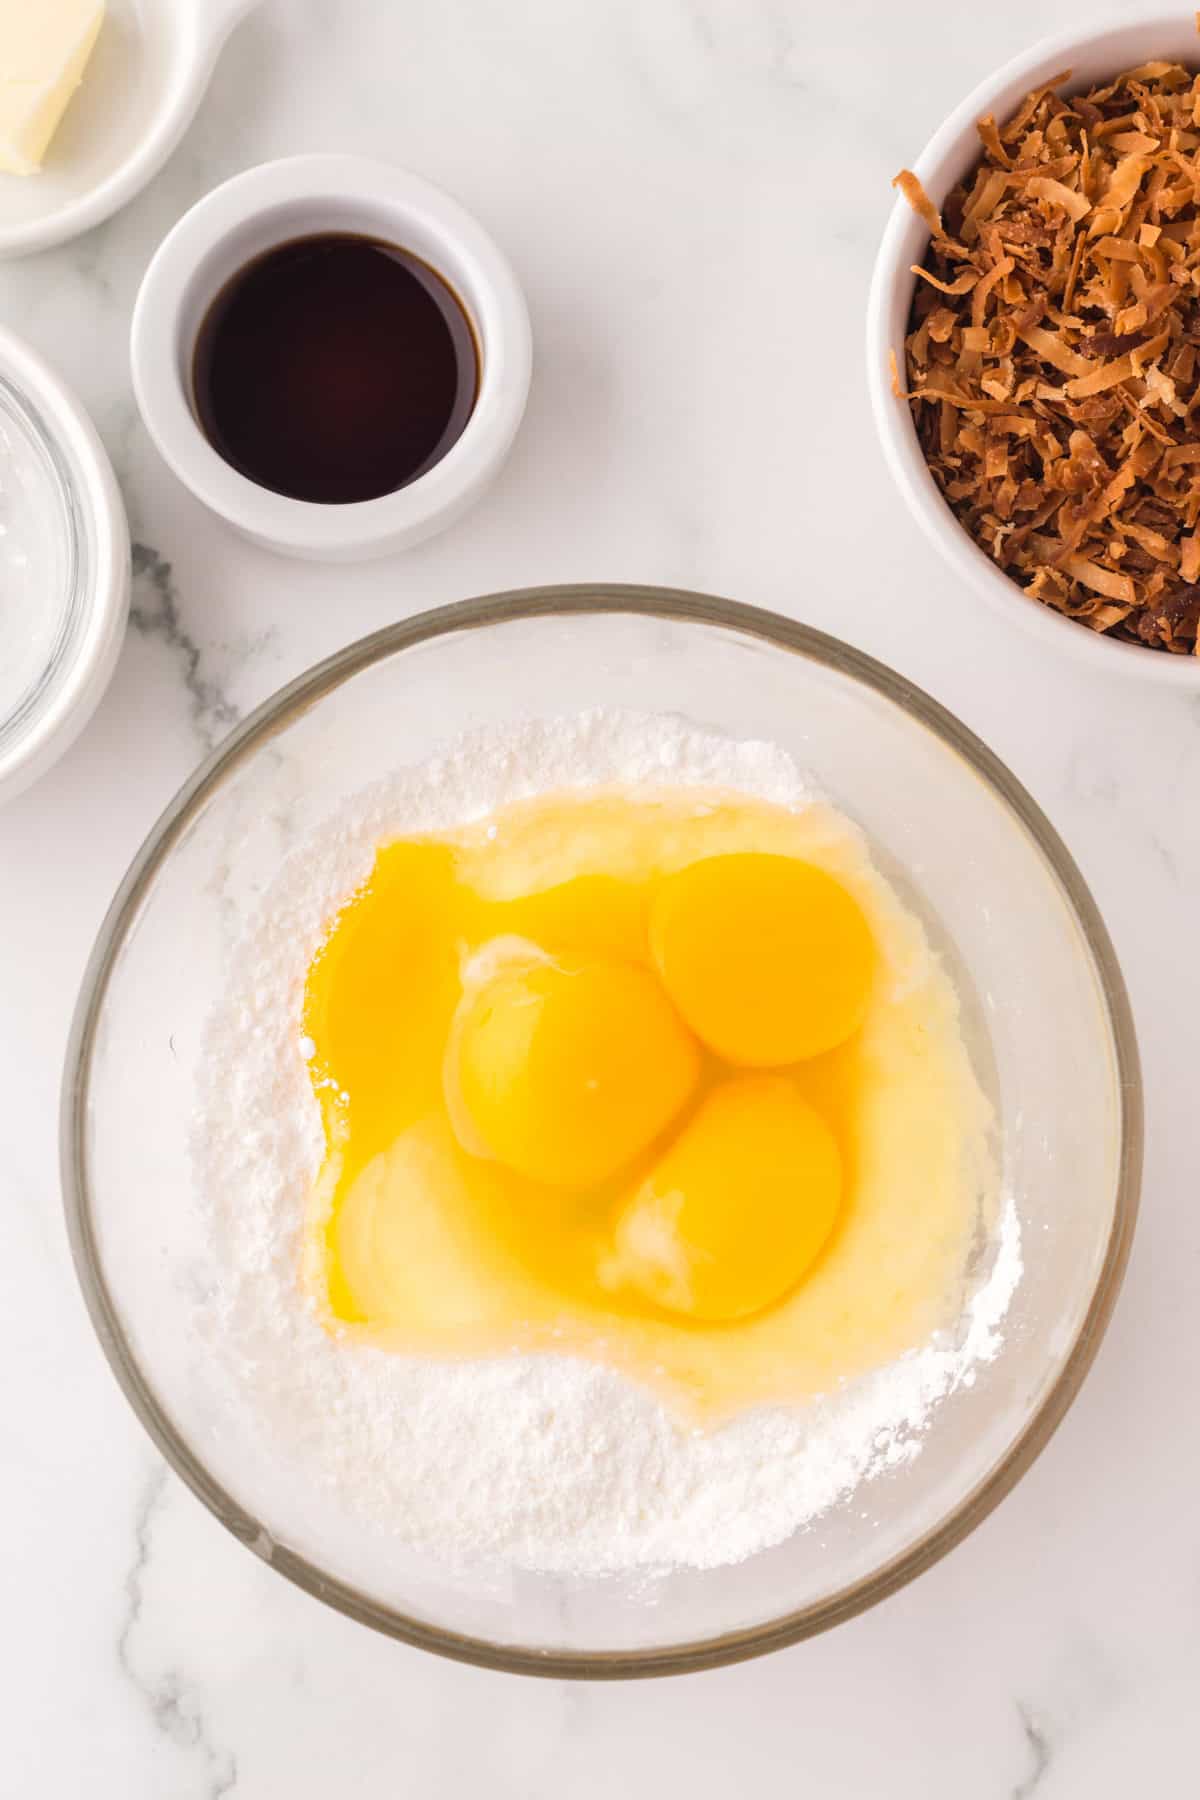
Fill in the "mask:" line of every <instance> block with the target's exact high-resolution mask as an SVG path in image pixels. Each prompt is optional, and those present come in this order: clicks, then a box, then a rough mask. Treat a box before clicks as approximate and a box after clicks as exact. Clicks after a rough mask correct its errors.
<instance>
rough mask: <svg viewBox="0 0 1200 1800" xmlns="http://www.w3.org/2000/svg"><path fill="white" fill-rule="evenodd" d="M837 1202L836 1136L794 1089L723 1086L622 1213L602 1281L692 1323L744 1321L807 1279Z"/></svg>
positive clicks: (776, 1082) (750, 1081)
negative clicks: (630, 1289)
mask: <svg viewBox="0 0 1200 1800" xmlns="http://www.w3.org/2000/svg"><path fill="white" fill-rule="evenodd" d="M841 1195H842V1164H841V1156H840V1154H839V1152H838V1147H837V1143H836V1141H835V1139H834V1136H833V1133H832V1132H831V1131H830V1129H829V1127H828V1126H827V1125H826V1124H825V1122H824V1120H823V1119H822V1118H821V1115H820V1114H819V1113H818V1112H817V1110H816V1108H815V1107H813V1106H811V1105H810V1104H809V1103H808V1101H807V1100H805V1099H804V1098H803V1097H802V1096H801V1095H800V1093H799V1092H798V1091H797V1089H796V1087H795V1084H794V1083H793V1082H791V1081H790V1080H788V1079H787V1077H785V1076H781V1075H748V1076H743V1077H741V1078H740V1079H733V1080H730V1081H725V1082H722V1083H721V1084H720V1085H719V1086H718V1087H715V1088H714V1089H713V1090H712V1092H711V1093H710V1094H709V1095H708V1098H707V1099H706V1100H705V1101H704V1102H703V1104H702V1105H701V1106H700V1108H699V1110H698V1111H697V1112H696V1114H695V1116H694V1117H693V1118H692V1119H691V1121H690V1122H689V1123H688V1124H687V1125H685V1126H684V1128H683V1130H682V1131H681V1132H680V1133H679V1135H678V1137H677V1138H676V1139H675V1140H674V1142H673V1143H671V1144H670V1145H669V1146H668V1148H667V1149H666V1150H665V1151H664V1152H663V1154H662V1156H661V1157H660V1158H659V1159H658V1161H657V1162H656V1163H655V1164H654V1165H653V1167H652V1168H651V1169H650V1171H649V1173H648V1174H647V1175H646V1177H645V1179H644V1180H643V1181H642V1183H641V1185H640V1186H639V1187H638V1189H637V1191H636V1192H635V1193H634V1195H633V1196H632V1198H631V1199H630V1200H629V1202H628V1204H627V1205H626V1207H625V1208H624V1210H623V1212H622V1213H621V1215H620V1218H619V1221H618V1224H617V1232H616V1244H617V1248H616V1255H615V1257H614V1259H613V1261H612V1263H611V1265H610V1267H609V1270H608V1276H609V1279H612V1280H615V1281H617V1282H626V1283H629V1284H631V1285H632V1286H633V1287H635V1288H636V1289H637V1290H638V1291H639V1292H640V1293H641V1294H643V1295H644V1296H645V1298H646V1299H647V1300H650V1301H653V1302H654V1303H655V1304H657V1305H658V1306H662V1307H666V1308H667V1309H668V1310H669V1311H671V1312H675V1313H682V1314H684V1315H685V1316H686V1317H687V1318H690V1319H700V1320H706V1321H712V1322H718V1321H720V1322H726V1321H732V1320H736V1319H744V1318H747V1317H748V1316H749V1315H751V1314H752V1313H757V1312H761V1311H762V1310H763V1309H764V1308H765V1307H769V1306H772V1305H774V1304H775V1303H776V1302H777V1301H779V1300H780V1299H782V1298H783V1296H784V1295H785V1294H787V1293H788V1292H789V1291H790V1290H791V1289H792V1288H794V1287H795V1286H796V1285H797V1283H798V1282H800V1281H801V1280H802V1279H803V1277H804V1276H805V1274H807V1272H808V1270H809V1269H810V1268H811V1266H812V1264H813V1263H814V1262H815V1261H816V1259H817V1257H818V1256H819V1255H820V1253H821V1251H822V1250H823V1249H824V1247H825V1245H826V1243H827V1242H828V1240H829V1237H830V1234H831V1233H832V1231H833V1228H834V1225H835V1223H836V1221H837V1216H838V1211H839V1208H840V1206H841Z"/></svg>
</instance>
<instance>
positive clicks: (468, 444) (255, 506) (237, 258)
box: [131, 156, 531, 562]
mask: <svg viewBox="0 0 1200 1800" xmlns="http://www.w3.org/2000/svg"><path fill="white" fill-rule="evenodd" d="M324 231H346V232H361V233H364V234H366V235H370V236H375V237H379V238H382V239H385V240H387V241H388V242H391V243H395V244H399V245H401V246H402V247H403V248H405V249H406V250H410V251H412V252H413V253H414V254H415V255H417V256H419V257H421V258H422V259H423V260H424V261H425V262H427V263H428V264H429V265H430V266H431V267H432V268H434V269H436V270H437V271H438V272H439V274H441V275H442V276H443V277H444V278H445V279H446V280H447V281H448V282H449V284H450V286H451V287H452V288H453V289H454V291H455V293H456V294H457V295H458V297H459V299H460V300H461V301H462V303H463V306H464V308H465V310H466V312H467V314H468V316H469V318H470V321H471V324H472V326H473V328H474V332H475V337H476V340H477V342H478V346H479V363H480V367H479V394H478V397H477V399H476V402H475V409H474V411H473V412H472V414H471V417H470V419H469V420H468V421H467V424H466V427H465V428H464V430H463V433H462V435H461V437H460V438H458V440H457V442H455V443H454V444H452V445H451V447H450V449H449V450H448V451H447V452H446V455H445V456H444V457H442V459H441V461H440V462H437V463H435V464H434V466H433V467H432V468H431V469H429V470H428V471H427V472H426V473H425V474H424V475H420V476H418V477H417V479H416V480H415V481H412V482H410V483H409V484H408V485H407V486H406V487H402V488H398V489H397V490H396V491H395V493H391V494H384V495H383V496H382V497H380V498H379V499H376V500H363V501H356V502H353V503H350V504H346V505H334V504H330V505H326V504H321V503H315V502H312V501H307V500H295V499H291V498H289V497H288V496H287V495H285V494H277V493H274V492H272V491H271V490H270V489H269V488H265V487H260V486H259V485H258V484H257V483H256V482H253V481H251V480H249V479H248V478H247V477H246V476H245V475H242V474H241V473H239V471H238V470H237V469H235V468H232V467H231V466H230V464H229V463H227V462H226V461H225V460H224V458H223V457H222V456H220V455H219V454H218V452H217V451H216V450H215V449H214V448H213V446H212V445H211V444H210V443H209V441H208V439H207V438H206V437H205V435H204V433H203V431H202V430H201V427H200V424H199V422H198V420H197V417H196V412H195V406H194V400H193V394H192V357H193V353H194V347H195V342H196V334H197V332H198V330H199V328H200V325H201V323H202V321H203V319H204V315H205V313H206V312H207V310H208V308H209V306H210V305H211V303H212V301H213V300H214V299H215V297H216V296H217V294H218V293H219V292H220V290H221V288H222V287H223V286H224V285H225V283H226V282H227V281H228V280H229V279H230V278H231V276H233V275H234V274H236V273H237V271H238V270H239V269H241V268H243V267H244V266H245V264H246V263H247V262H249V261H251V259H252V258H254V257H256V256H258V255H260V254H261V253H262V252H263V251H265V250H268V249H270V248H271V247H272V246H273V245H275V244H280V243H287V242H288V241H290V240H291V239H294V238H298V237H305V236H308V235H309V234H311V233H319V232H324ZM131 356H132V361H133V388H134V393H135V394H136V396H137V403H138V406H139V407H140V408H141V413H142V418H143V419H144V420H145V423H146V428H147V430H148V431H149V433H150V436H151V437H152V438H153V439H154V442H155V444H156V445H157V446H158V449H159V451H160V452H161V454H162V456H163V458H164V459H165V461H166V462H168V463H169V464H170V466H171V468H172V469H173V470H174V472H175V474H176V475H177V476H178V477H179V479H180V481H182V482H183V483H184V485H185V486H186V487H188V488H190V489H191V491H192V492H193V493H194V494H195V495H196V496H197V498H198V499H200V500H202V501H203V502H204V503H205V505H206V506H208V507H210V508H211V509H212V511H213V512H215V513H217V514H218V515H219V516H220V517H221V518H223V519H225V520H227V521H228V523H229V524H230V525H232V526H234V527H235V528H236V529H237V530H238V531H240V532H241V533H242V534H243V535H244V536H245V537H248V538H250V539H252V540H253V541H254V542H255V543H258V544H263V545H266V546H267V547H268V548H269V549H275V550H282V551H285V552H288V553H290V554H291V555H293V556H302V557H308V558H311V559H312V560H314V561H323V562H340V561H348V560H351V559H354V558H359V557H366V556H376V555H381V554H383V553H384V552H386V551H389V550H397V549H400V548H402V547H403V546H406V545H409V544H414V543H416V542H417V541H418V539H420V538H424V537H429V536H431V535H432V533H433V532H435V531H440V530H441V529H442V527H443V526H444V525H448V524H449V523H450V521H451V520H452V519H454V518H456V517H457V516H458V515H459V514H460V513H462V512H464V511H465V510H466V509H467V507H469V506H470V505H471V504H472V503H473V502H474V501H475V500H476V499H477V498H478V497H479V495H480V494H481V493H482V492H483V490H484V488H485V487H486V486H487V485H488V483H489V482H490V481H491V480H492V478H493V476H494V475H495V474H496V473H497V471H498V470H499V468H500V466H501V464H502V463H503V461H504V459H505V457H506V456H507V454H508V450H509V447H510V445H511V444H512V441H513V438H514V437H515V436H516V432H517V427H518V426H519V425H520V423H521V417H522V415H523V413H524V411H525V401H526V397H527V395H528V392H529V377H530V368H531V344H530V330H529V314H528V312H527V310H526V307H525V300H524V297H523V295H522V293H521V290H520V287H519V286H518V284H517V279H516V276H515V275H514V274H513V271H512V269H511V267H510V265H509V263H508V261H507V259H506V258H505V256H504V255H503V254H502V253H501V251H500V250H499V249H498V248H497V246H496V244H495V243H494V242H493V240H492V239H491V238H490V237H489V236H488V234H487V233H486V232H485V231H484V230H483V227H482V226H481V225H479V224H477V223H476V221H475V220H474V219H473V218H472V217H471V215H470V214H469V213H468V212H466V211H465V210H464V209H463V207H461V206H460V205H459V204H458V202H457V201H456V200H452V199H451V198H450V196H449V195H448V194H444V193H442V192H441V190H440V189H439V188H435V187H433V186H431V184H430V183H429V182H427V181H423V180H421V179H420V177H419V176H416V175H410V174H408V173H407V172H406V171H405V170H403V169H395V168H392V167H390V166H389V165H388V164H387V163H381V162H373V161H371V160H369V159H368V158H365V157H359V156H295V157H289V158H286V159H285V160H283V161H281V162H273V163H264V164H262V165H261V166H260V167H259V168H256V169H249V170H247V172H246V173H245V174H243V175H236V176H234V178H233V180H232V181H227V182H226V183H225V184H224V186H223V187H219V188H216V189H215V190H214V191H213V192H212V193H211V194H207V195H206V196H205V198H204V199H203V200H201V201H200V202H199V203H198V204H197V205H196V206H194V207H193V208H192V209H191V211H190V212H188V213H185V214H184V216H183V218H182V219H181V220H180V221H179V223H178V225H176V226H175V228H174V230H172V231H171V232H170V233H169V234H168V236H167V237H166V238H165V239H164V240H163V243H162V244H161V245H160V246H159V249H158V251H157V252H156V254H155V256H154V259H153V261H152V262H151V264H150V267H149V268H148V269H147V271H146V275H145V279H144V280H143V282H142V286H141V289H140V291H139V293H138V297H137V302H136V304H135V306H134V311H133V329H132V335H131Z"/></svg>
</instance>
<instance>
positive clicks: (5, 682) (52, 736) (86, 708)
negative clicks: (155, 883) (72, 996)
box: [0, 330, 129, 801]
mask: <svg viewBox="0 0 1200 1800" xmlns="http://www.w3.org/2000/svg"><path fill="white" fill-rule="evenodd" d="M0 443H2V444H3V448H4V454H5V456H6V457H7V456H8V455H14V456H16V457H19V459H20V460H19V462H18V463H17V464H16V466H17V467H19V468H20V469H22V470H23V471H24V473H23V475H22V479H21V481H20V482H19V483H16V484H14V486H13V490H12V491H11V492H7V491H0V532H2V535H0V657H3V658H4V667H3V668H0V690H2V691H3V695H4V698H3V701H2V703H0V801H4V800H9V799H11V798H12V797H13V795H15V794H17V793H19V792H20V790H21V789H22V788H25V787H28V785H29V783H30V782H31V781H33V780H34V779H35V778H36V777H37V776H38V775H40V774H41V773H42V772H43V771H44V770H45V769H47V768H49V766H50V764H51V763H53V762H55V761H56V760H57V758H58V757H60V756H61V755H62V753H63V751H64V750H65V749H66V748H67V746H68V745H69V744H70V743H72V742H73V740H74V739H75V738H76V737H77V736H78V734H79V732H80V731H81V730H82V729H83V727H84V725H85V724H86V723H87V721H88V719H89V718H90V717H91V715H92V712H93V711H94V710H95V707H96V703H97V702H98V700H99V699H100V696H101V694H102V693H103V692H104V690H105V688H106V687H107V686H108V682H109V678H110V676H111V675H112V672H113V668H114V666H115V664H116V660H117V653H118V651H119V650H120V648H121V640H122V637H123V634H124V629H125V620H126V617H127V615H128V612H129V527H128V525H127V524H126V520H125V509H124V507H123V505H122V503H121V494H120V490H119V489H118V487H117V482H116V477H115V476H114V474H113V471H112V465H111V464H110V462H109V460H108V457H107V455H106V454H105V451H104V446H103V445H102V444H101V442H100V439H99V437H98V436H97V435H96V430H95V427H94V426H93V424H92V422H91V420H90V419H89V418H88V416H87V414H86V413H85V412H84V410H83V407H82V406H81V405H80V404H79V402H78V400H76V398H75V396H74V395H73V394H72V393H71V391H70V389H69V388H67V387H65V386H64V385H63V383H62V382H61V381H60V380H59V378H58V376H57V375H56V374H55V373H54V371H53V370H52V369H51V368H49V366H48V365H47V364H46V363H44V362H43V361H42V359H41V357H40V356H38V355H36V354H35V352H34V351H32V350H31V349H30V348H29V346H28V345H27V344H25V343H23V342H22V341H21V339H20V338H18V337H15V336H14V335H13V333H12V332H9V331H4V330H0ZM2 486H3V489H5V490H7V488H8V487H9V483H8V482H7V481H5V482H4V483H3V484H2ZM10 510H11V511H12V514H13V516H9V514H10ZM19 515H23V517H22V516H19ZM30 515H36V518H37V520H38V525H37V528H36V529H35V530H31V525H30ZM10 533H11V534H12V535H11V536H10ZM23 537H24V540H25V541H24V542H23V541H22V538H23ZM10 544H12V546H13V550H12V552H10V550H9V545H10ZM30 546H32V551H31V549H30ZM10 554H16V555H18V556H23V557H26V558H29V561H28V562H27V563H26V566H25V567H24V568H22V567H20V566H17V567H16V569H15V571H14V569H12V568H10V566H9V565H8V564H7V561H6V559H7V557H8V556H9V555H10ZM30 566H32V573H33V579H32V580H30V579H29V575H28V573H27V571H28V570H29V568H30ZM14 575H15V576H16V577H19V578H20V581H21V582H22V584H24V583H26V582H27V583H28V585H27V586H25V587H24V594H25V602H23V601H22V597H21V594H19V593H18V592H17V591H16V587H15V586H10V582H11V581H13V578H14ZM30 597H32V599H33V601H34V606H33V610H32V612H31V613H30V614H29V615H28V616H26V614H25V613H24V612H23V610H22V608H23V604H27V602H28V599H29V598H30Z"/></svg>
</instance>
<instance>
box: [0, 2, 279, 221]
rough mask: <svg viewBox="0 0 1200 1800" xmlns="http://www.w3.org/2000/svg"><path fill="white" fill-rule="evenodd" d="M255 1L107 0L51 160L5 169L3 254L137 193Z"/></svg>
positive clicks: (0, 211)
mask: <svg viewBox="0 0 1200 1800" xmlns="http://www.w3.org/2000/svg"><path fill="white" fill-rule="evenodd" d="M28 3H29V4H30V5H34V6H36V5H38V4H40V0H28ZM256 5H258V0H108V11H107V13H106V16H105V20H104V24H103V26H102V27H101V30H100V36H99V37H98V38H97V40H96V47H95V49H94V50H93V51H92V54H91V58H90V60H89V62H88V66H87V69H86V71H85V72H84V78H83V84H82V86H81V87H80V89H79V92H78V93H77V94H76V95H75V96H74V98H73V99H72V101H71V103H70V105H69V106H68V108H67V111H66V113H65V115H64V117H63V121H62V124H61V125H60V126H59V128H58V130H57V132H56V133H55V135H54V138H53V141H52V142H51V145H50V148H49V150H48V152H47V154H46V163H45V167H44V168H43V169H42V170H41V171H40V173H39V174H37V175H26V176H17V175H3V176H0V257H5V256H25V255H28V253H29V252H30V251H31V250H45V249H47V248H48V247H49V246H50V245H51V244H61V243H63V242H65V240H66V239H68V238H73V237H77V236H78V235H79V233H80V232H81V231H89V230H90V229H91V227H92V226H93V225H99V223H100V222H101V220H102V219H107V218H108V217H109V215H110V214H111V213H114V212H116V211H117V209H118V207H121V206H124V205H125V202H126V201H127V200H132V198H133V196H134V195H135V194H137V193H140V191H141V190H142V188H144V187H145V185H146V183H147V182H148V181H149V180H150V178H151V176H152V175H156V174H157V173H158V171H159V169H160V168H161V167H162V165H163V163H165V162H166V160H167V158H168V156H170V154H171V152H172V150H173V149H174V148H175V146H176V144H177V143H178V142H179V140H180V138H181V137H182V136H183V134H184V132H185V131H186V130H187V128H188V126H189V125H190V124H191V122H192V119H193V118H194V117H195V113H196V109H197V107H198V106H199V104H200V102H201V100H202V99H203V98H204V93H205V90H206V88H207V87H208V83H209V78H210V77H211V75H212V72H213V66H214V64H215V63H216V60H217V57H218V55H219V54H220V51H221V48H222V46H223V45H224V43H225V40H226V38H228V36H229V34H230V32H231V31H232V30H233V28H234V26H235V25H237V24H238V23H239V21H240V20H241V19H243V18H245V16H246V14H247V13H248V12H250V11H251V10H252V9H253V8H254V7H255V6H256Z"/></svg>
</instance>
